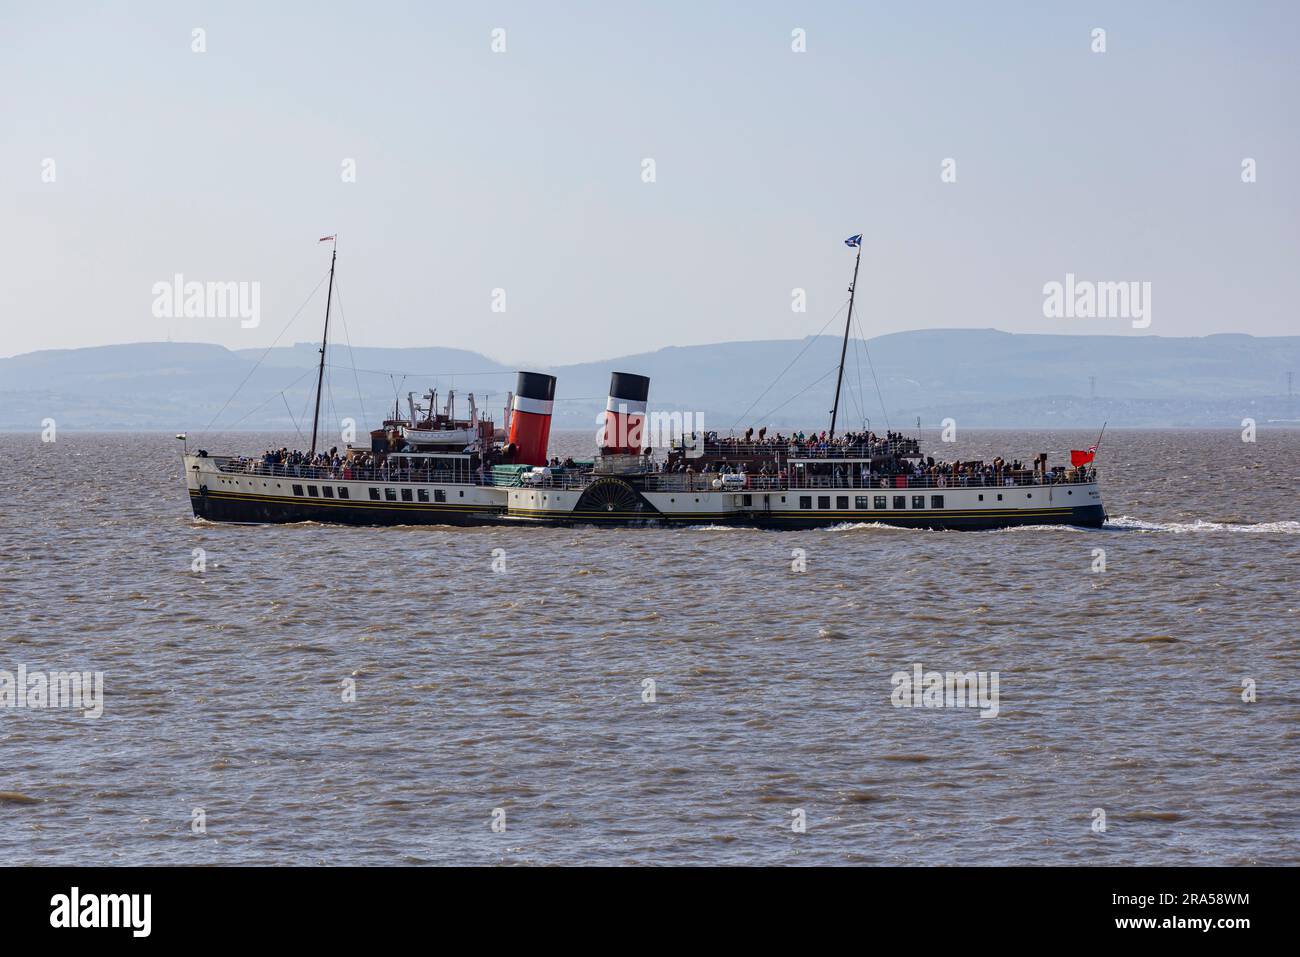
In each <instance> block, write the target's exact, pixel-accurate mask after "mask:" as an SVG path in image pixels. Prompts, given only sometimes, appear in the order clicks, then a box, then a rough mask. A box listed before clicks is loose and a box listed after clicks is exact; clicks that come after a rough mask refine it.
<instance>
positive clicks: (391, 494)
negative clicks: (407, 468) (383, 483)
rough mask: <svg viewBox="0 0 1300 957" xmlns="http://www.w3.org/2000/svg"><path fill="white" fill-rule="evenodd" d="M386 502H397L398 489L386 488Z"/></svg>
mask: <svg viewBox="0 0 1300 957" xmlns="http://www.w3.org/2000/svg"><path fill="white" fill-rule="evenodd" d="M384 500H385V501H387V502H396V501H397V489H395V488H386V489H384Z"/></svg>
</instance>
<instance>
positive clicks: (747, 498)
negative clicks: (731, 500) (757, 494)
mask: <svg viewBox="0 0 1300 957" xmlns="http://www.w3.org/2000/svg"><path fill="white" fill-rule="evenodd" d="M741 504H742V505H753V504H754V496H753V495H746V496H745V497H744V498H743V499H742V500H741Z"/></svg>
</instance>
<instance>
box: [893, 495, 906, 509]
mask: <svg viewBox="0 0 1300 957" xmlns="http://www.w3.org/2000/svg"><path fill="white" fill-rule="evenodd" d="M894 508H907V496H906V495H895V496H894Z"/></svg>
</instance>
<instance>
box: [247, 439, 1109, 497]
mask: <svg viewBox="0 0 1300 957" xmlns="http://www.w3.org/2000/svg"><path fill="white" fill-rule="evenodd" d="M766 432H767V430H766V429H760V430H759V432H758V437H757V440H756V441H755V440H754V437H753V434H752V433H753V429H750V430H749V431H748V432H746V433H745V437H744V438H742V439H736V438H733V437H727V438H724V439H721V440H719V439H718V438H717V433H716V432H710V433H708V434H707V435H706V436H705V441H706V445H705V449H706V455H705V457H704V460H703V461H699V460H697V459H689V458H686V457H685V456H683V455H680V454H674V455H670V456H669V457H668V458H667V459H665V460H663V461H662V462H659V463H658V464H657V466H656V467H657V469H658V470H659V471H660V472H669V473H679V474H683V475H686V476H690V477H691V482H692V484H693V483H694V476H697V475H698V476H702V477H703V479H704V484H705V487H707V483H708V482H709V481H711V480H712V479H713V478H714V477H720V476H723V475H740V476H743V477H744V479H745V484H746V486H749V485H751V484H752V485H756V486H764V487H782V488H784V487H789V486H790V482H791V475H790V472H789V466H788V465H784V466H778V465H777V464H776V463H777V461H778V459H777V458H776V457H775V456H774V457H773V458H771V459H763V460H762V461H761V462H759V463H758V465H757V467H755V465H754V463H753V462H749V461H744V460H741V461H737V462H734V463H732V462H728V461H727V459H726V454H727V452H728V451H729V452H731V453H732V454H735V455H738V456H748V457H757V454H761V453H762V451H763V450H767V451H770V452H773V453H775V452H780V451H787V450H795V451H796V452H797V453H800V454H805V455H807V454H808V453H809V452H813V451H816V450H825V449H831V448H843V449H857V448H873V447H875V448H878V449H879V450H880V451H879V452H877V453H876V454H885V455H890V457H889V458H887V459H885V460H883V461H878V462H875V463H866V462H835V463H833V464H832V463H831V462H827V463H825V464H814V465H812V466H809V467H807V468H801V469H797V470H796V472H795V475H794V482H795V484H796V485H799V486H809V485H815V486H822V485H829V486H833V487H837V488H895V487H901V486H917V487H919V486H926V487H932V488H944V487H953V488H964V487H971V486H974V487H988V486H1009V485H1038V484H1042V483H1043V482H1047V483H1049V484H1052V483H1059V482H1084V481H1089V480H1090V479H1091V477H1092V475H1093V473H1092V471H1091V470H1089V469H1087V468H1086V467H1085V468H1077V469H1066V468H1065V467H1064V466H1057V467H1056V468H1053V469H1050V470H1047V469H1039V468H1038V467H1037V463H1036V462H1021V461H1020V460H1019V459H1015V460H1013V461H1011V462H1007V461H1006V460H1005V459H1003V458H1002V457H1001V456H999V457H998V458H995V459H993V461H991V462H983V461H979V462H936V461H935V460H934V459H933V458H927V459H920V458H917V459H916V460H915V461H911V460H908V459H906V458H900V457H895V456H897V455H901V454H905V453H897V452H893V450H894V449H896V448H899V447H915V440H914V439H907V438H906V437H905V436H903V435H902V434H900V433H897V432H887V433H886V434H885V438H884V439H880V438H879V437H877V436H876V435H875V434H874V433H872V432H856V433H854V432H850V433H847V434H846V435H845V436H843V437H842V440H843V442H844V443H845V444H843V445H841V444H840V443H841V439H836V440H835V442H834V443H833V444H832V443H830V442H828V440H827V439H826V433H825V432H823V433H822V434H821V435H820V436H818V435H813V436H812V437H811V438H810V437H808V436H806V435H805V434H804V433H803V432H796V433H794V434H793V435H791V436H789V437H786V436H782V435H780V434H777V435H775V436H773V437H771V438H768V437H767V436H766ZM764 443H766V444H764ZM902 443H911V445H910V446H901V445H900V444H902ZM792 454H793V453H792ZM718 455H721V456H722V457H721V458H717V456H718ZM811 457H816V456H811ZM547 464H548V465H549V466H550V467H551V468H555V469H560V468H563V469H576V468H577V467H578V465H577V463H576V462H575V461H574V460H573V459H572V458H571V457H566V458H565V459H563V460H561V459H560V458H559V457H558V456H556V457H553V458H551V459H550V460H549V461H548V463H547ZM489 468H490V464H488V463H485V464H480V465H479V466H478V468H477V469H476V470H475V472H474V476H473V477H474V478H476V479H477V480H478V481H480V482H486V481H487V480H488V474H489V473H488V470H489ZM231 470H232V471H240V472H253V473H263V474H273V475H293V476H302V477H306V478H312V477H320V478H327V477H328V478H335V479H373V478H382V479H384V480H390V481H436V480H443V481H446V480H448V479H451V478H453V476H452V475H451V474H448V473H447V472H445V471H443V472H439V471H437V470H435V469H434V468H433V466H432V464H431V463H430V461H429V460H428V459H424V460H418V459H416V460H413V459H407V458H403V457H400V456H396V457H394V458H392V459H388V460H385V459H383V458H381V457H376V456H375V455H374V454H373V453H371V452H365V451H360V450H356V449H353V450H349V451H348V453H347V454H346V455H340V454H339V450H338V448H337V447H333V448H331V449H330V450H329V451H328V452H317V453H316V454H315V455H314V456H313V455H310V454H309V453H307V452H301V451H298V450H290V449H288V448H281V449H267V450H266V451H264V452H263V453H262V455H261V456H260V458H248V457H238V458H236V459H234V460H233V462H232V464H231ZM454 478H455V479H457V480H460V481H464V480H465V479H468V478H470V475H469V474H466V473H465V472H462V473H461V474H459V475H456V476H454Z"/></svg>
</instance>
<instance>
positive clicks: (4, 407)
mask: <svg viewBox="0 0 1300 957" xmlns="http://www.w3.org/2000/svg"><path fill="white" fill-rule="evenodd" d="M839 345H840V343H839V341H838V339H837V338H836V337H832V336H822V337H816V338H811V339H798V340H796V339H790V340H763V341H750V342H727V343H716V344H712V345H701V346H680V347H676V346H674V347H667V348H664V349H659V350H656V351H654V352H649V353H643V354H639V355H629V356H619V357H614V358H611V359H608V360H603V361H600V362H587V363H580V364H575V365H569V366H558V367H556V366H552V367H545V366H537V367H533V368H536V369H538V370H539V371H546V372H549V373H551V374H552V375H555V376H557V377H558V379H559V383H558V386H557V390H556V422H555V426H556V428H561V429H585V428H588V427H590V428H594V427H595V415H596V413H597V412H599V411H601V410H602V409H603V408H604V397H605V389H606V386H607V384H608V376H609V373H610V371H612V370H619V371H629V372H638V373H641V374H644V375H648V376H649V377H650V379H651V390H650V398H651V404H652V406H654V407H655V408H659V409H663V410H666V411H671V410H681V411H692V412H695V413H697V414H702V415H703V417H704V420H705V422H706V423H708V428H710V429H716V430H718V431H720V432H724V433H725V432H726V431H728V430H729V429H731V428H732V426H733V424H734V425H735V426H736V427H737V428H739V429H741V430H743V429H744V428H746V427H748V426H750V425H754V426H761V425H770V426H784V427H799V428H812V427H813V426H818V427H821V423H822V422H823V420H824V419H827V418H828V414H827V409H829V406H830V399H829V396H828V395H826V394H824V393H825V392H826V390H825V389H824V388H822V387H820V386H819V385H817V384H816V383H817V381H818V379H819V377H821V376H824V375H825V374H826V372H827V370H828V369H833V368H834V366H835V364H836V362H837V361H838V358H839ZM316 349H317V346H316V345H315V344H313V343H297V344H295V345H292V346H284V347H278V348H275V349H272V350H270V352H269V353H266V354H265V358H264V359H263V358H262V357H263V353H265V350H262V349H245V350H230V349H226V348H225V347H223V346H218V345H210V344H202V343H166V342H155V343H133V344H125V345H115V346H97V347H90V348H85V349H60V350H48V351H41V352H32V353H26V354H23V355H18V356H13V357H10V358H6V359H0V400H3V401H2V402H0V430H3V431H19V432H26V431H32V430H39V429H40V428H41V423H42V421H44V420H45V419H47V418H52V419H54V420H55V421H56V422H57V423H58V427H59V428H60V429H63V430H66V431H115V432H133V431H137V432H138V431H146V432H147V431H184V430H198V429H202V428H204V427H206V426H207V425H208V423H209V422H210V421H212V419H213V418H214V417H216V422H215V423H213V429H214V430H228V431H268V430H271V431H277V430H293V429H294V428H295V426H297V427H301V423H302V420H303V415H304V413H305V411H306V405H307V399H308V397H309V394H310V389H311V386H312V385H314V383H313V382H310V381H309V380H310V376H307V375H304V374H305V373H306V372H308V371H309V370H310V369H311V366H312V365H313V364H314V362H315V361H316V358H317V353H316ZM796 357H798V360H797V361H796V362H795V363H794V365H792V366H791V365H790V363H791V361H792V360H795V359H796ZM259 359H262V361H261V362H260V364H258V360H259ZM1297 366H1300V336H1279V337H1267V338H1265V337H1255V336H1248V335H1243V334H1227V335H1214V336H1205V337H1195V338H1194V337H1189V338H1166V337H1162V336H1084V335H1076V336H1070V335H1045V334H1020V333H1015V334H1013V333H1006V332H999V331H996V330H992V329H937V330H921V331H915V332H903V333H893V334H890V335H885V336H880V337H877V338H874V339H870V340H867V341H865V342H864V341H862V340H852V341H851V343H850V347H849V350H848V361H847V366H846V370H845V389H846V393H847V394H846V397H845V401H844V402H843V404H842V406H841V408H842V411H843V413H844V414H845V415H847V421H848V422H850V423H853V424H857V425H861V424H863V423H864V422H867V421H869V423H870V425H871V427H873V428H876V429H881V428H882V427H885V426H886V424H888V425H890V426H893V427H895V428H908V429H915V427H916V422H917V419H918V418H919V419H920V421H921V424H922V427H923V428H924V427H930V428H938V427H939V426H940V424H941V423H942V422H943V420H944V419H949V418H951V419H953V420H954V421H955V422H956V423H957V425H958V427H964V428H1027V429H1044V428H1062V429H1069V428H1092V427H1095V426H1096V425H1098V424H1100V423H1101V422H1103V421H1107V422H1109V423H1110V427H1111V428H1223V429H1230V428H1240V427H1241V423H1242V420H1243V419H1246V418H1250V419H1253V420H1254V421H1255V422H1256V423H1258V424H1259V425H1260V426H1261V427H1264V426H1270V427H1288V426H1294V425H1297V424H1300V402H1297V400H1296V398H1295V397H1294V396H1289V395H1288V376H1287V373H1288V372H1292V371H1293V370H1294V369H1296V367H1297ZM787 367H789V368H788V370H787ZM329 370H330V376H329V380H330V390H329V391H330V395H329V401H328V409H327V410H326V409H323V410H322V416H323V418H326V419H327V420H328V419H334V418H340V419H341V418H343V417H351V418H354V419H355V420H356V422H357V424H358V426H364V427H366V428H369V427H370V426H372V425H373V424H375V423H377V422H378V421H379V419H381V418H382V417H383V414H384V410H386V409H391V408H392V407H393V403H394V401H395V400H396V401H398V402H400V403H403V404H404V403H405V401H406V395H405V394H406V392H407V391H416V392H422V391H424V390H426V389H428V388H430V387H435V386H436V387H437V388H438V389H439V390H440V391H441V392H442V393H443V395H444V396H445V394H446V391H447V389H449V388H455V389H457V390H458V392H459V393H460V394H462V395H463V394H464V393H465V392H467V391H473V392H474V393H475V394H476V395H478V396H480V397H481V398H480V405H486V406H487V407H488V408H491V409H494V410H495V409H497V407H498V406H500V405H503V404H504V401H505V393H506V391H507V390H508V389H510V388H512V386H513V380H514V373H515V371H516V367H515V366H510V365H506V364H504V363H501V362H497V361H496V360H494V359H491V358H489V357H487V356H484V355H482V354H480V353H476V352H470V351H466V350H460V349H445V348H437V347H431V348H410V349H389V348H377V347H358V348H356V349H355V350H349V349H348V348H347V347H346V346H342V345H339V346H331V349H330V353H329ZM783 370H786V371H784V374H782V373H783ZM873 373H874V377H873ZM245 379H246V380H247V381H246V382H245V384H244V386H243V388H242V389H241V390H240V392H239V394H238V395H236V396H235V398H234V399H233V400H231V402H230V404H229V405H228V406H227V407H226V408H225V409H224V410H223V409H222V406H223V404H225V403H226V401H227V399H229V398H230V397H231V395H232V393H234V392H235V390H236V387H238V386H239V384H240V383H241V382H242V381H244V380H245ZM877 382H878V383H879V393H877V391H876V386H875V383H877ZM358 385H359V387H360V389H359V391H360V397H359V398H358ZM769 386H770V388H769ZM765 390H766V394H765ZM882 399H883V409H882ZM327 411H328V416H326V412H327ZM218 413H220V414H218Z"/></svg>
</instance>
